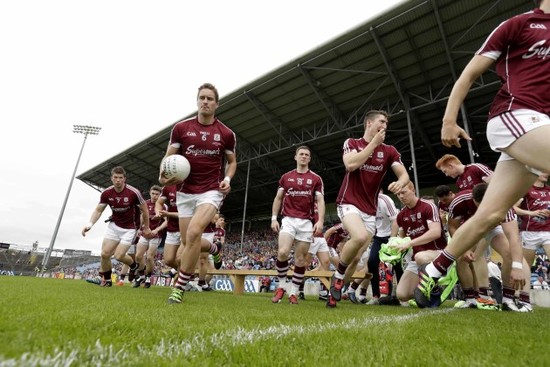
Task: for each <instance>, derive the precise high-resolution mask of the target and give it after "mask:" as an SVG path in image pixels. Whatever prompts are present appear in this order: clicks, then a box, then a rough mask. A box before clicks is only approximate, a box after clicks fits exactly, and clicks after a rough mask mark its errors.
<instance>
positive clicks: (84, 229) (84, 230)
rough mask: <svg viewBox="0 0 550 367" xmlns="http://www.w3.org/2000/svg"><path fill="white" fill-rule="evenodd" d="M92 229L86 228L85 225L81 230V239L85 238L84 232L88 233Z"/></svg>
mask: <svg viewBox="0 0 550 367" xmlns="http://www.w3.org/2000/svg"><path fill="white" fill-rule="evenodd" d="M90 229H92V227H88V226H87V225H86V226H84V228H82V237H86V232H88V231H89V230H90Z"/></svg>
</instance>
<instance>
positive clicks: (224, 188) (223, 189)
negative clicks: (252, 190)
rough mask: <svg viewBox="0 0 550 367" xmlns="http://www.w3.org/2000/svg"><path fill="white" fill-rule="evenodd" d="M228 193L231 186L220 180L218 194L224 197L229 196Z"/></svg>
mask: <svg viewBox="0 0 550 367" xmlns="http://www.w3.org/2000/svg"><path fill="white" fill-rule="evenodd" d="M230 191H231V184H230V183H229V182H227V181H225V180H222V181H221V182H220V192H221V193H222V194H224V195H227V194H229V192H230Z"/></svg>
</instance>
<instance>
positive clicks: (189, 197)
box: [176, 190, 223, 218]
mask: <svg viewBox="0 0 550 367" xmlns="http://www.w3.org/2000/svg"><path fill="white" fill-rule="evenodd" d="M222 201H223V194H222V193H221V192H219V191H218V190H210V191H206V192H203V193H202V194H184V193H183V192H178V193H177V195H176V203H177V205H178V215H179V217H180V218H189V217H192V216H193V214H195V209H196V208H197V206H199V205H202V204H212V205H213V206H214V207H215V208H216V209H220V206H221V203H222Z"/></svg>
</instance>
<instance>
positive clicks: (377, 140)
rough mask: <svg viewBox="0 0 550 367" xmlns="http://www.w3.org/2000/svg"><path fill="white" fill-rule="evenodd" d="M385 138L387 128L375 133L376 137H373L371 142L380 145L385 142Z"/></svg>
mask: <svg viewBox="0 0 550 367" xmlns="http://www.w3.org/2000/svg"><path fill="white" fill-rule="evenodd" d="M385 139H386V129H380V131H378V132H377V133H376V135H374V138H372V140H371V141H370V143H369V144H374V146H379V145H380V144H382V143H383V142H384V140H385Z"/></svg>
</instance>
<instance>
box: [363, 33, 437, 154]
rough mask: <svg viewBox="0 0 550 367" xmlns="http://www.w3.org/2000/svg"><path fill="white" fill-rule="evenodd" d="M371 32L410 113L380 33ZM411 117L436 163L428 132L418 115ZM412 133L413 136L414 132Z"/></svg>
mask: <svg viewBox="0 0 550 367" xmlns="http://www.w3.org/2000/svg"><path fill="white" fill-rule="evenodd" d="M370 31H371V32H370V33H371V34H372V38H373V39H374V42H375V43H376V47H377V48H378V52H379V53H380V56H381V57H382V60H384V64H385V65H386V68H387V69H388V74H389V75H390V78H391V79H392V82H393V85H394V87H395V92H396V93H397V95H398V96H399V99H400V100H401V101H402V102H403V105H404V106H405V110H406V111H408V110H409V109H410V105H409V99H408V98H405V94H406V93H407V89H406V88H405V86H404V85H403V83H401V80H400V79H399V78H398V77H397V74H396V73H395V68H394V67H393V65H392V63H391V62H390V59H389V57H388V55H387V53H386V51H385V49H384V46H383V45H382V40H380V37H379V36H378V33H377V32H376V30H375V29H374V28H373V27H371V28H370ZM407 116H409V115H407ZM410 117H411V119H412V120H413V123H414V127H415V130H416V131H417V132H418V133H419V134H420V138H421V139H422V142H423V143H424V146H425V148H426V149H427V150H428V153H430V155H431V156H432V159H433V160H434V161H435V160H436V156H435V152H434V150H433V149H432V144H431V142H430V139H429V138H428V136H427V135H426V132H425V131H424V129H423V128H422V126H420V124H419V123H418V118H417V117H416V114H414V113H413V116H410ZM410 133H411V135H412V130H411V132H410Z"/></svg>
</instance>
